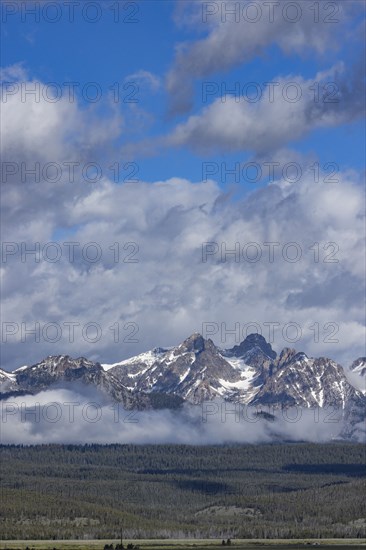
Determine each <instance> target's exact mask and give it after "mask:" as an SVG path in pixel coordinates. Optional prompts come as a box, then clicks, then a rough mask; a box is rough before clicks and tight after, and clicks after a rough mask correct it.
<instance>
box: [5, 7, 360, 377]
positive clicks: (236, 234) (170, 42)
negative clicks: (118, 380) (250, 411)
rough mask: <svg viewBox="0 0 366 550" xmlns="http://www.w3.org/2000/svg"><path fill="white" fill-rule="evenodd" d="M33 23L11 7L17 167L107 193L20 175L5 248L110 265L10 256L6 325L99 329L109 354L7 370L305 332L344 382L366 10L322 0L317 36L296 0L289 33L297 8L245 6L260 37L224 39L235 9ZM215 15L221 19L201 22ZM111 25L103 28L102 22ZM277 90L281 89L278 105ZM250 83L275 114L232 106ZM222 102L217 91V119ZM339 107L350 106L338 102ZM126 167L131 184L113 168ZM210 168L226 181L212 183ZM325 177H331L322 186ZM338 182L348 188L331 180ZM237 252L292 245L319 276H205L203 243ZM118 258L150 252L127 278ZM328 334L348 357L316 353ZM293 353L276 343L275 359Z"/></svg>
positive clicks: (13, 355)
mask: <svg viewBox="0 0 366 550" xmlns="http://www.w3.org/2000/svg"><path fill="white" fill-rule="evenodd" d="M32 4H33V7H34V9H35V10H36V11H37V13H39V16H40V20H39V21H35V20H34V15H32V14H31V13H29V12H26V11H24V10H25V8H24V6H23V3H21V2H6V1H4V2H3V3H2V6H1V7H2V19H3V37H2V53H1V67H2V70H3V75H2V76H3V82H2V105H1V107H2V115H3V120H4V122H3V123H2V142H3V143H2V156H3V160H4V161H5V162H6V163H13V164H14V163H15V164H16V166H17V167H18V168H19V167H20V166H21V164H22V163H24V164H25V165H27V166H28V165H29V166H31V165H32V164H34V163H35V162H39V163H40V164H41V166H44V165H45V164H47V163H58V165H61V166H64V165H65V163H67V162H74V161H79V162H80V165H83V164H84V165H85V163H96V164H97V165H98V166H99V165H100V166H101V167H102V171H103V179H102V180H100V181H98V182H96V183H95V184H92V183H90V182H87V181H85V177H84V176H83V173H82V172H81V169H80V170H79V168H78V169H77V171H76V181H75V182H74V183H70V181H67V178H66V175H65V172H64V171H63V172H62V176H61V178H60V181H58V182H57V184H55V183H52V182H50V181H49V180H47V178H44V177H43V176H42V178H41V181H39V182H34V181H33V180H32V177H31V176H25V178H22V177H21V175H20V170H19V171H18V172H17V174H16V175H15V176H14V177H11V178H10V180H9V181H10V182H11V183H12V185H8V186H6V187H4V205H3V218H4V221H3V231H4V240H5V241H6V242H13V243H15V245H14V246H15V248H16V247H17V246H18V245H19V247H20V244H21V243H23V242H26V243H28V245H29V246H32V243H35V242H39V243H41V244H42V243H43V244H44V243H48V242H50V241H54V240H56V241H57V242H58V243H59V244H60V246H61V245H62V243H63V241H64V240H65V238H67V239H70V238H72V239H74V240H76V241H78V242H80V243H81V245H82V243H85V242H97V243H99V244H100V246H101V249H102V250H103V257H102V259H101V261H100V263H98V264H93V265H87V262H85V261H84V260H85V259H84V260H83V259H82V258H80V257H78V258H77V259H76V260H75V262H73V263H72V264H70V262H69V261H68V260H67V258H65V257H64V256H63V257H62V258H61V260H60V263H57V264H52V263H50V262H46V263H45V262H44V261H43V262H42V261H40V262H34V261H33V262H32V259H31V258H28V259H26V261H24V262H23V261H22V259H21V257H20V256H19V255H17V254H15V253H14V254H13V255H11V256H10V257H9V258H8V259H7V261H6V262H3V273H4V286H3V289H4V290H3V292H4V295H5V296H6V299H5V301H4V313H5V319H7V320H9V322H15V323H18V325H19V326H20V323H22V322H27V323H35V322H40V323H43V324H44V323H47V322H58V323H60V324H62V323H63V322H64V321H65V320H67V321H70V320H77V321H78V322H79V321H80V322H81V323H84V324H85V323H87V322H96V319H97V321H98V323H99V322H100V323H101V326H103V327H104V334H107V335H108V337H105V338H103V339H102V340H101V341H100V342H98V343H97V344H91V343H90V342H87V341H85V340H84V341H81V340H79V342H69V341H67V339H65V337H64V335H63V337H62V339H61V340H60V341H59V342H57V343H52V342H50V341H45V339H42V338H41V339H40V340H41V341H40V342H37V343H36V344H37V345H35V343H34V342H32V341H31V339H29V338H28V340H26V341H25V342H21V343H22V344H23V345H22V346H19V341H20V340H19V338H20V337H21V335H20V333H19V332H18V333H17V334H16V335H15V336H14V338H9V339H8V340H7V341H6V344H7V345H6V346H5V350H6V351H5V355H4V357H5V359H4V366H5V367H6V368H14V367H16V366H19V364H20V363H23V362H24V361H28V359H25V358H24V357H23V356H25V355H26V356H27V357H30V358H31V359H29V360H34V361H35V360H38V359H40V358H41V357H43V356H44V355H46V354H56V353H64V352H65V348H68V351H69V352H70V353H71V354H74V355H81V354H83V355H86V356H88V357H93V358H95V359H98V360H104V361H106V362H108V361H109V362H113V361H117V360H119V359H121V358H123V357H126V356H129V355H132V354H133V353H137V352H140V351H144V350H145V349H148V348H150V347H153V346H155V345H172V344H175V343H177V342H179V341H181V340H182V339H184V338H185V337H186V336H187V335H188V334H190V333H191V332H193V331H194V330H198V331H201V329H202V325H203V323H205V322H211V321H212V322H219V323H220V322H222V321H224V322H226V323H228V324H230V323H231V324H235V322H237V321H238V322H240V323H244V324H245V322H247V321H248V320H250V321H254V320H257V321H258V322H260V323H265V322H268V321H273V320H276V322H277V321H278V322H279V323H280V324H281V326H282V325H284V324H286V322H288V321H289V320H298V322H299V324H301V326H302V328H303V336H302V337H301V338H300V339H299V341H298V342H296V346H297V347H299V348H302V349H305V350H306V351H307V352H308V353H312V354H314V355H320V354H321V353H323V354H327V355H330V356H332V357H336V358H338V359H339V360H340V361H343V362H346V363H347V362H349V361H350V360H351V359H353V358H354V357H355V356H357V355H361V354H363V353H364V349H363V343H362V342H363V340H362V335H363V329H364V309H363V305H362V304H361V302H360V297H359V291H358V290H357V289H359V288H362V286H363V284H364V265H363V262H362V253H363V252H362V251H363V250H364V249H363V231H364V225H363V223H364V222H363V218H362V215H363V214H362V212H363V194H362V185H363V176H364V163H365V154H364V151H365V125H364V115H365V100H364V91H365V87H364V68H365V59H364V57H363V47H362V46H363V42H364V38H365V36H364V34H365V33H364V4H363V3H362V2H360V1H358V0H348V1H347V2H332V3H329V2H326V1H323V0H322V1H321V2H320V3H319V10H320V12H319V14H320V15H319V21H315V20H314V13H313V12H312V11H311V10H310V9H309V2H306V1H304V0H298V2H294V3H292V4H293V5H294V4H295V6H297V9H298V10H300V12H301V17H299V19H298V20H297V21H296V22H291V21H289V20H288V18H287V19H286V17H285V16H284V15H283V13H284V12H283V10H284V9H286V6H287V5H288V4H289V2H286V1H285V0H281V1H280V2H279V4H278V10H279V11H276V12H275V18H274V21H270V20H269V17H268V14H267V12H266V9H265V3H263V2H262V0H258V1H257V2H248V0H240V2H236V4H235V5H237V6H239V8H240V10H241V11H240V13H241V14H242V13H243V10H245V9H247V8H248V5H249V4H252V5H255V6H257V8H258V9H260V10H262V11H261V13H262V15H261V17H260V18H259V20H258V21H256V22H254V23H253V22H252V23H250V22H248V21H247V20H245V18H244V17H243V15H240V17H239V20H238V21H236V22H235V21H232V20H230V18H229V19H227V20H225V18H224V20H223V18H222V14H223V10H224V8H225V6H226V7H227V9H229V8H230V6H232V4H233V3H231V2H205V1H204V0H195V1H194V2H191V1H189V0H161V1H159V0H137V1H136V2H123V1H120V2H118V3H117V2H112V1H110V0H105V1H104V2H84V1H81V2H79V3H74V4H75V12H74V13H75V19H74V21H70V20H69V19H70V18H69V8H70V2H69V3H68V2H66V3H59V4H58V6H59V8H58V9H59V12H58V13H59V15H60V20H59V21H57V22H50V19H51V18H52V17H54V16H55V13H56V12H55V6H54V5H52V2H33V3H32V2H27V9H28V10H30V9H31V8H32ZM117 5H118V6H119V21H117V22H115V21H114V16H115V14H116V12H115V11H113V10H116V9H117V8H116V6H117ZM67 6H68V7H67ZM207 7H209V9H210V10H213V11H214V12H215V13H214V14H213V15H212V16H209V17H208V21H207V22H205V21H204V18H203V15H202V14H203V13H205V11H204V10H207V9H208V8H207ZM83 9H84V10H85V9H87V10H89V11H87V12H86V13H87V16H85V12H84V16H83ZM276 9H277V8H276ZM291 9H292V8H291ZM14 10H15V13H12V11H14ZM42 10H43V11H42ZM44 10H49V11H44ZM332 10H335V13H336V15H333V14H332ZM285 13H288V15H289V17H290V18H291V17H293V12H291V11H290V12H285ZM95 14H97V15H98V14H99V16H100V19H99V20H98V21H97V22H95V23H92V22H90V21H88V20H87V19H88V18H89V19H90V18H93V17H94V15H95ZM126 18H127V19H131V18H133V19H135V21H134V22H127V21H125V20H124V19H126ZM330 19H333V20H332V21H330ZM71 82H76V83H77V85H76V90H77V92H76V101H75V102H70V101H69V97H68V95H67V86H66V87H65V83H71ZM268 82H270V83H272V84H273V83H275V86H274V88H273V93H274V94H275V95H274V99H273V101H270V99H269V97H270V96H269V86H268ZM49 83H55V84H56V85H57V87H58V88H59V89H62V91H63V96H62V97H61V98H60V100H59V101H58V102H51V101H47V100H45V98H44V97H41V98H40V101H39V102H37V101H35V100H34V98H32V97H31V96H30V95H28V96H26V98H25V100H23V99H22V90H24V89H28V88H27V86H28V87H29V88H30V87H31V86H35V85H37V86H39V89H40V90H42V91H43V90H44V89H45V88H46V87H47V84H49ZM90 83H95V84H96V86H97V88H94V89H100V90H101V92H102V95H101V98H100V100H99V101H97V102H94V103H93V102H91V101H88V100H87V99H86V98H85V96H83V94H82V93H81V91H82V90H83V89H85V86H88V85H90ZM116 83H117V84H118V86H119V96H118V101H113V97H114V96H113V91H112V90H111V87H112V88H113V90H114V91H115V90H116ZM236 83H238V85H239V86H240V89H241V90H242V89H243V88H245V86H246V85H248V84H249V83H255V86H257V89H258V86H259V89H260V91H261V98H260V100H259V101H257V102H251V101H248V99H251V96H250V95H248V96H247V97H244V98H243V97H237V98H235V97H234V96H233V95H232V94H230V93H229V94H228V95H227V96H226V97H225V94H222V93H221V90H222V89H225V87H226V89H228V90H230V89H232V88H233V87H234V86H235V85H236ZM266 83H267V84H266ZM314 83H318V85H319V90H320V95H319V100H317V101H316V100H315V97H316V96H315V95H314V94H315V90H314ZM208 85H211V87H212V88H211V89H215V90H219V91H218V92H215V93H213V94H212V95H209V96H208V97H207V101H203V100H202V92H203V90H207V89H208V88H207V86H208ZM291 85H292V88H291ZM12 86H13V88H12ZM14 86H16V88H14ZM124 86H125V88H124ZM294 86H295V87H296V90H300V91H301V97H300V98H299V100H298V101H296V102H292V101H291V100H286V98H284V96H283V90H288V89H289V87H290V91H291V90H292V92H293V91H294ZM329 86H331V87H330V88H329ZM332 86H333V88H332ZM311 88H312V89H311ZM90 89H91V90H93V86H91V88H89V90H90ZM14 90H16V91H14ZM251 90H252V91H253V88H251ZM332 92H334V95H331V97H332V98H334V101H333V102H327V101H325V99H327V98H328V97H329V95H330V94H332ZM324 94H325V95H324ZM4 98H5V99H6V101H4ZM131 98H132V99H136V102H128V99H131ZM290 99H291V98H290ZM236 100H237V101H236ZM115 163H119V164H120V174H119V177H118V178H117V181H114V178H113V173H112V170H111V168H110V167H111V166H112V165H115ZM127 163H130V164H127ZM207 163H210V164H209V166H211V168H212V166H216V167H217V170H216V171H215V170H214V171H211V175H210V176H209V177H204V173H203V168H204V167H205V166H208V164H207ZM248 163H254V164H255V165H256V166H259V167H260V168H261V169H263V174H264V175H263V177H262V178H260V179H259V181H257V182H250V181H248V178H246V177H245V176H243V172H242V170H243V169H245V166H247V165H248ZM268 163H276V166H278V167H279V168H278V169H277V168H276V171H275V173H274V178H269V177H268V174H267V172H266V170H267V169H266V168H265V167H266V166H268ZM288 163H294V164H296V166H298V167H300V169H301V177H299V178H298V180H296V181H288V179H286V177H284V175H283V168H284V166H286V165H287V164H288ZM314 165H319V167H320V172H319V174H320V184H318V183H317V182H316V181H314V172H313V170H314V168H312V167H314ZM223 166H226V168H227V170H228V171H230V170H233V169H234V168H236V167H238V166H239V169H240V175H239V179H238V178H235V177H234V176H230V174H228V175H227V177H226V179H225V177H223V174H222V167H223ZM327 166H328V168H327ZM332 166H333V168H334V166H336V170H335V177H336V179H337V183H336V184H335V183H332V182H327V179H326V178H327V175H329V173H330V172H331V171H332ZM243 167H244V168H243ZM131 168H132V170H133V171H135V179H136V180H137V181H136V182H132V183H131V182H128V181H126V180H127V179H128V177H127V176H128V174H129V173H131ZM224 171H225V170H224ZM266 174H267V176H266ZM290 174H291V172H290ZM290 178H291V176H290ZM238 240H239V241H240V242H242V241H243V242H248V241H250V242H252V241H255V242H257V243H262V247H263V243H264V242H267V241H271V242H272V241H276V242H280V243H281V246H282V245H286V243H288V242H290V241H295V242H297V243H299V246H300V245H301V247H302V250H303V258H302V260H301V262H299V263H298V264H296V265H293V264H290V263H288V262H287V263H286V262H285V263H284V262H283V261H282V263H281V259H279V260H278V263H275V264H274V265H272V264H268V262H267V263H265V262H260V263H258V264H256V266H253V265H251V266H249V265H248V263H246V264H245V263H243V262H242V261H239V262H237V263H236V262H234V263H233V262H230V261H229V262H227V263H225V262H224V263H223V262H221V261H219V260H218V258H213V259H212V262H211V263H210V262H209V263H208V264H206V265H202V261H201V260H200V258H201V248H202V243H203V242H218V243H222V242H225V243H226V244H227V247H228V248H230V247H232V246H233V243H234V245H235V242H238ZM117 241H118V242H121V244H122V247H123V245H124V244H125V243H126V242H132V241H133V242H136V243H137V244H138V245H139V250H140V252H139V253H140V256H139V263H138V264H137V265H133V264H131V265H126V264H125V263H123V264H122V265H121V264H117V265H114V266H112V265H111V261H110V257H109V256H108V255H110V250H109V247H110V246H111V245H112V244H113V243H115V242H117ZM314 242H319V243H321V245H323V244H324V243H325V245H326V244H327V243H329V242H333V243H334V242H335V243H337V246H338V247H339V255H338V258H339V262H338V263H337V264H329V265H327V264H326V263H324V262H323V263H317V264H316V265H314V262H311V258H310V257H309V253H308V252H306V251H308V249H309V247H310V246H312V244H313V243H314ZM19 249H20V248H19ZM335 289H336V290H335ZM25 298H27V301H26V305H25ZM116 320H119V321H121V322H127V321H128V322H134V323H137V324H138V326H139V327H140V331H139V339H138V342H137V343H134V344H133V345H129V346H125V345H123V346H121V345H113V342H112V341H111V333H110V332H108V326H109V324H110V325H112V324H113V323H114V322H116ZM314 322H318V323H320V325H321V326H324V325H326V323H329V322H334V323H338V325H339V327H340V335H341V338H340V341H339V342H338V344H337V345H334V344H333V345H331V344H330V343H329V342H328V341H327V339H326V338H325V337H324V338H323V339H321V341H320V342H314V341H313V340H312V339H311V331H309V330H308V328H306V327H309V326H310V325H312V323H314ZM220 338H221V335H219V336H217V340H216V341H217V343H218V344H221V343H222V341H221V340H220ZM286 344H288V342H286V341H284V338H283V335H282V336H281V334H280V333H279V336H278V339H277V342H275V343H274V347H275V348H276V349H279V348H281V346H283V345H286ZM314 344H316V345H314Z"/></svg>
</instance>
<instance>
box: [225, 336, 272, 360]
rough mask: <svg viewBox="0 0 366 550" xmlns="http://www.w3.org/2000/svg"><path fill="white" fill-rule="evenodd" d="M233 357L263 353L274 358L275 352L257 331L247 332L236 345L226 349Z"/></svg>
mask: <svg viewBox="0 0 366 550" xmlns="http://www.w3.org/2000/svg"><path fill="white" fill-rule="evenodd" d="M228 352H229V353H231V354H232V355H234V356H235V357H243V356H245V355H249V354H253V353H256V354H263V355H264V356H266V357H267V358H269V359H273V360H274V359H276V357H277V354H276V352H275V351H274V350H273V349H272V346H271V344H269V343H268V342H267V341H266V339H265V338H264V337H263V336H262V335H261V334H257V333H253V334H249V335H248V336H247V337H246V338H245V340H243V341H242V342H241V343H240V344H239V345H238V346H234V347H233V348H231V349H229V350H228Z"/></svg>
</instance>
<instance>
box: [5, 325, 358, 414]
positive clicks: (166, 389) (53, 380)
mask: <svg viewBox="0 0 366 550" xmlns="http://www.w3.org/2000/svg"><path fill="white" fill-rule="evenodd" d="M348 373H349V376H347V375H346V373H345V370H344V369H343V367H342V366H341V365H339V364H338V363H336V362H335V361H333V360H331V359H328V358H325V357H319V358H310V357H308V356H307V355H306V354H305V353H302V352H297V351H296V350H295V349H291V348H285V349H283V350H282V351H281V353H280V354H279V355H277V353H276V352H275V351H274V350H273V349H272V347H271V345H270V344H269V343H268V342H267V341H266V340H265V338H264V337H263V336H261V335H259V334H250V335H249V336H247V337H246V338H245V340H244V341H243V342H241V343H240V344H239V345H236V346H234V347H232V348H230V349H221V348H218V347H217V346H216V345H215V344H214V342H213V341H212V340H210V339H204V338H203V336H202V335H200V334H198V333H194V334H192V335H191V336H190V337H189V338H187V339H186V340H184V342H182V343H181V344H180V345H178V346H176V347H172V348H159V347H158V348H154V349H153V350H151V351H148V352H146V353H142V354H140V355H137V356H135V357H131V358H130V359H126V360H123V361H120V362H118V363H114V364H101V363H98V362H93V361H89V360H88V359H85V358H83V357H80V358H78V359H72V358H71V357H69V356H68V355H59V356H49V357H47V358H45V359H43V360H42V361H40V362H39V363H36V364H34V365H30V366H22V367H20V368H18V369H16V370H15V371H13V372H11V373H10V372H7V371H5V370H2V369H0V399H8V398H10V397H16V396H22V395H29V394H32V395H34V394H37V393H39V392H41V391H47V390H49V389H51V388H54V387H61V386H62V387H68V388H70V387H73V385H77V384H80V383H81V384H83V385H87V386H92V387H94V388H95V389H97V390H98V391H100V393H101V395H102V396H103V397H104V399H106V400H111V401H114V402H118V403H121V404H122V405H123V407H124V408H125V409H128V410H130V409H138V410H148V409H154V408H177V407H179V406H180V405H181V404H183V403H184V402H188V403H191V404H194V405H199V404H202V403H203V402H204V401H208V400H213V399H223V400H225V401H229V402H238V403H241V404H243V405H250V406H256V407H259V408H260V409H261V410H269V408H274V409H275V408H278V407H281V408H283V407H293V406H299V407H305V408H313V407H320V408H328V407H333V408H335V409H337V410H342V411H343V413H344V414H345V415H348V417H350V418H351V419H352V422H359V421H360V420H362V419H364V418H365V415H366V413H365V411H366V391H365V380H366V358H365V357H360V358H358V359H356V360H355V361H354V362H353V364H352V365H351V366H350V368H349V369H348ZM350 375H351V376H350ZM351 380H352V382H351ZM355 380H357V381H358V383H357V384H356V383H355Z"/></svg>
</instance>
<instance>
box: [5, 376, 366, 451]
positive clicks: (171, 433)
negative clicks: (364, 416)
mask: <svg viewBox="0 0 366 550" xmlns="http://www.w3.org/2000/svg"><path fill="white" fill-rule="evenodd" d="M258 412H259V411H258V410H257V409H255V408H252V407H244V406H243V405H239V404H234V403H228V402H224V401H209V402H204V403H203V404H202V405H200V406H198V405H197V406H193V405H185V406H184V407H183V408H182V409H180V410H174V411H172V410H159V411H157V410H155V411H143V412H141V411H140V412H139V411H127V410H124V409H123V407H122V406H121V405H117V404H111V403H108V402H106V401H105V400H104V399H103V398H101V395H100V394H98V393H97V392H96V391H93V390H90V389H85V388H82V387H81V388H80V392H79V391H75V390H74V389H73V390H70V389H54V390H50V391H46V392H41V393H39V394H37V395H35V396H22V397H17V398H13V399H8V400H6V401H2V402H1V416H2V429H1V443H3V444H25V445H33V444H43V443H65V444H66V443H75V444H81V443H121V444H122V443H136V444H143V443H145V444H146V443H148V444H155V443H156V444H158V443H184V444H193V445H204V444H224V443H266V442H272V441H310V442H325V441H330V440H332V439H335V438H338V437H339V436H340V434H341V433H342V430H343V429H344V421H343V415H342V411H335V410H333V409H332V410H331V409H329V410H328V409H314V410H309V409H300V408H293V409H287V410H282V411H281V410H277V411H275V417H276V418H275V420H270V419H265V418H263V416H261V415H259V416H257V413H258ZM263 412H265V411H263ZM272 412H274V411H272ZM355 437H356V438H357V439H358V440H363V439H364V438H365V431H364V429H362V426H361V425H360V426H359V427H358V429H357V430H356V431H355Z"/></svg>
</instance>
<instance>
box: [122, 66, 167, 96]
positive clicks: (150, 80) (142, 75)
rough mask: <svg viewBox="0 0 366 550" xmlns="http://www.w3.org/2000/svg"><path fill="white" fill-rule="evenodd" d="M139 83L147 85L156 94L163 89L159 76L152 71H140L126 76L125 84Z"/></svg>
mask: <svg viewBox="0 0 366 550" xmlns="http://www.w3.org/2000/svg"><path fill="white" fill-rule="evenodd" d="M133 81H137V82H140V83H143V84H146V85H147V86H148V87H149V88H150V89H151V90H152V91H153V92H156V91H157V90H159V88H160V87H161V80H160V78H159V77H158V76H156V75H155V74H153V73H151V72H150V71H144V70H142V69H141V70H140V71H137V72H136V73H133V74H130V75H128V76H126V78H125V82H133Z"/></svg>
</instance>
